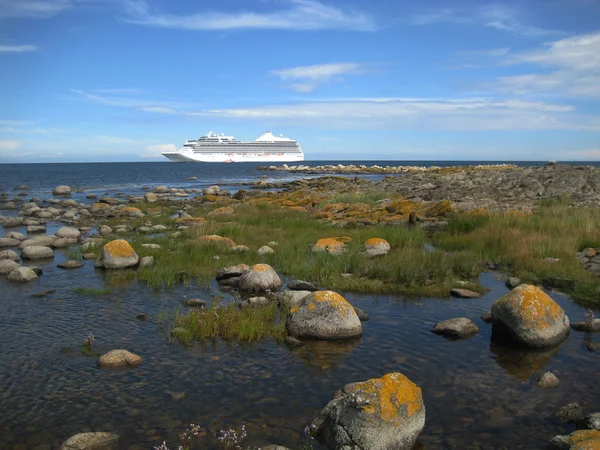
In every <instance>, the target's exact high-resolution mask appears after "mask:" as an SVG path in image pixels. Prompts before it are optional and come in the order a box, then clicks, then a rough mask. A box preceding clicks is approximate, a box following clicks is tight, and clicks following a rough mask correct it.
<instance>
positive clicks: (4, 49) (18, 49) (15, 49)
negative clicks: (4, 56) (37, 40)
mask: <svg viewBox="0 0 600 450" xmlns="http://www.w3.org/2000/svg"><path fill="white" fill-rule="evenodd" d="M36 50H39V47H38V46H37V45H0V53H23V52H34V51H36Z"/></svg>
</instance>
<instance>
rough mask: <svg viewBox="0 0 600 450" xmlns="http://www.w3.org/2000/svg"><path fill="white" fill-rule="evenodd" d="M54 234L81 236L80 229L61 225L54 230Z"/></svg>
mask: <svg viewBox="0 0 600 450" xmlns="http://www.w3.org/2000/svg"><path fill="white" fill-rule="evenodd" d="M54 234H55V235H56V236H57V237H59V238H71V239H77V238H79V236H81V231H79V230H78V229H77V228H73V227H62V228H59V229H58V230H56V233H54Z"/></svg>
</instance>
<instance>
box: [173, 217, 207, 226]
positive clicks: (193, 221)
mask: <svg viewBox="0 0 600 450" xmlns="http://www.w3.org/2000/svg"><path fill="white" fill-rule="evenodd" d="M175 223H178V224H187V225H202V224H205V223H206V219H205V218H204V217H180V218H179V219H175Z"/></svg>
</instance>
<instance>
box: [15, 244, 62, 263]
mask: <svg viewBox="0 0 600 450" xmlns="http://www.w3.org/2000/svg"><path fill="white" fill-rule="evenodd" d="M53 258H54V252H53V251H52V249H51V248H50V247H44V246H42V245H32V246H30V247H25V248H24V249H23V250H22V251H21V259H23V260H25V259H27V260H37V259H53Z"/></svg>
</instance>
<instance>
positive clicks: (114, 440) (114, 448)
mask: <svg viewBox="0 0 600 450" xmlns="http://www.w3.org/2000/svg"><path fill="white" fill-rule="evenodd" d="M118 448H119V435H118V434H114V433H109V432H106V431H100V432H95V433H79V434H76V435H75V436H72V437H70V438H69V439H68V440H66V441H65V442H64V443H63V445H62V447H61V450H118Z"/></svg>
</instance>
